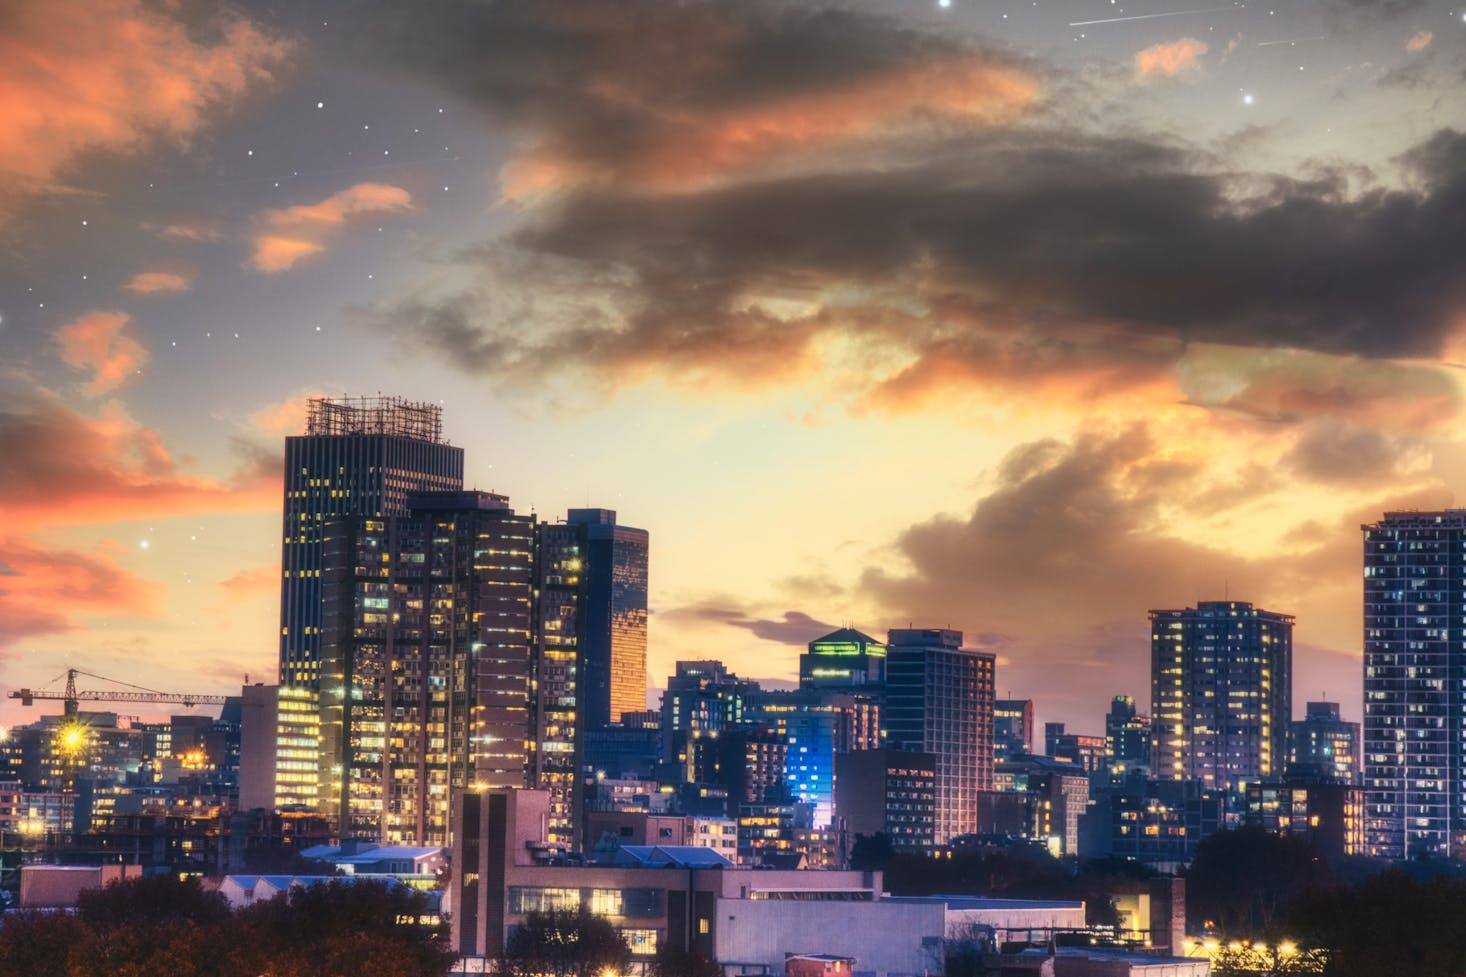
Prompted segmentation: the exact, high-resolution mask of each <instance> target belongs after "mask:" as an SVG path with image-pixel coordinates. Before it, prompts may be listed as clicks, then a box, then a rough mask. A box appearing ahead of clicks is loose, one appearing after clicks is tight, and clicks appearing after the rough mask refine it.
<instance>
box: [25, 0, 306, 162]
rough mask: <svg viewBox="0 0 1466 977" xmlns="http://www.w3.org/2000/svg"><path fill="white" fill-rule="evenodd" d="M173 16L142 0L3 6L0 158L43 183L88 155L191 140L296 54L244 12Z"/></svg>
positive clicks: (170, 9)
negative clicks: (202, 19) (192, 18)
mask: <svg viewBox="0 0 1466 977" xmlns="http://www.w3.org/2000/svg"><path fill="white" fill-rule="evenodd" d="M177 11H178V7H177V5H175V4H166V3H165V4H155V3H147V2H145V0H51V2H47V3H20V4H8V5H7V7H6V13H5V30H4V31H3V33H0V158H3V159H4V160H5V168H6V170H7V171H9V174H10V176H11V178H12V179H16V178H18V179H19V181H21V182H22V183H23V184H25V185H28V186H30V187H32V188H35V187H37V186H44V185H45V184H47V183H48V182H49V181H51V180H52V179H53V178H54V177H55V176H56V174H57V173H58V172H59V171H60V170H62V169H63V168H64V167H65V166H66V165H67V164H68V163H69V162H71V161H72V160H74V159H75V158H76V156H77V155H78V154H80V153H82V152H86V151H96V150H102V151H107V152H114V153H135V152H138V151H141V150H143V149H145V148H147V147H148V146H149V145H152V144H153V143H156V142H159V141H162V142H168V143H172V144H173V145H180V146H181V145H187V144H188V142H189V140H190V139H191V138H192V136H193V135H194V134H195V133H196V132H197V131H198V130H199V129H201V128H202V127H203V126H204V125H205V124H206V122H207V119H206V115H207V113H208V112H209V111H210V110H212V109H214V108H216V107H227V106H228V105H230V104H231V103H233V102H234V101H236V100H237V99H238V98H239V97H240V96H242V95H243V94H244V93H245V92H246V91H247V90H249V89H250V88H251V87H253V86H255V85H257V84H259V83H262V82H267V81H269V80H270V78H271V71H272V70H273V69H274V68H275V67H276V66H277V65H278V64H279V63H280V62H281V61H282V60H283V59H284V57H285V55H286V54H287V52H288V50H289V46H288V45H287V44H286V43H284V42H282V41H280V40H278V39H276V38H273V37H270V36H268V35H267V34H266V33H264V32H263V31H262V30H261V29H260V28H258V27H256V26H255V25H254V24H253V23H251V22H250V21H248V20H246V19H244V18H241V17H238V16H237V15H230V16H228V17H226V18H224V19H223V20H221V21H218V22H216V23H215V24H211V25H208V26H210V27H212V28H215V29H212V30H209V31H204V30H200V29H198V28H200V27H201V26H203V25H200V24H198V23H190V22H189V21H186V20H185V19H184V18H182V17H179V16H178V15H177ZM205 37H207V38H208V39H207V40H203V39H202V38H205Z"/></svg>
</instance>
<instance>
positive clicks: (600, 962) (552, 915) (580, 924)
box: [498, 907, 631, 977]
mask: <svg viewBox="0 0 1466 977" xmlns="http://www.w3.org/2000/svg"><path fill="white" fill-rule="evenodd" d="M630 965H631V949H630V948H629V947H628V946H627V945H626V941H625V940H623V939H621V934H620V933H617V932H616V928H615V927H614V926H612V925H611V923H610V921H609V920H607V919H606V918H605V917H604V916H598V915H596V914H595V913H592V912H590V911H589V910H587V909H585V908H584V907H582V908H580V909H557V910H553V911H551V912H535V913H530V914H529V915H528V916H527V917H526V918H525V921H524V923H523V925H521V926H519V927H518V928H517V929H516V930H515V931H514V933H513V935H512V936H510V937H509V941H508V943H506V944H505V946H504V953H503V955H502V957H501V959H500V961H499V971H498V972H499V974H500V975H502V977H542V975H546V974H548V975H550V977H600V975H601V974H603V973H605V972H606V971H610V972H612V973H615V974H624V973H625V972H626V970H627V968H628V967H630Z"/></svg>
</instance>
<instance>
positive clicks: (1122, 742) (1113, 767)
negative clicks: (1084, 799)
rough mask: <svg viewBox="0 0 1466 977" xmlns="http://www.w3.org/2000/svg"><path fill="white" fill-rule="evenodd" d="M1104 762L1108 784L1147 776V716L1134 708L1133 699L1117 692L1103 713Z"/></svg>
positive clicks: (1148, 770)
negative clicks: (1106, 764)
mask: <svg viewBox="0 0 1466 977" xmlns="http://www.w3.org/2000/svg"><path fill="white" fill-rule="evenodd" d="M1105 761H1106V763H1108V765H1109V772H1110V778H1109V779H1110V783H1111V784H1113V785H1118V784H1120V783H1122V782H1123V781H1124V780H1125V779H1126V778H1127V777H1130V776H1143V777H1148V776H1150V717H1149V716H1145V715H1141V713H1140V712H1139V711H1137V710H1136V708H1135V698H1134V697H1133V696H1128V695H1117V696H1115V698H1114V699H1113V700H1112V701H1111V702H1110V711H1109V713H1108V714H1106V716H1105Z"/></svg>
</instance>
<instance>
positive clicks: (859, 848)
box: [850, 831, 896, 872]
mask: <svg viewBox="0 0 1466 977" xmlns="http://www.w3.org/2000/svg"><path fill="white" fill-rule="evenodd" d="M895 855H896V849H895V847H894V846H892V844H891V836H890V835H888V834H886V833H885V832H884V831H877V832H876V833H875V834H873V835H863V834H857V835H856V836H855V843H854V844H853V845H851V846H850V867H851V868H853V869H855V870H856V871H857V872H870V871H874V870H877V869H883V868H885V867H886V865H888V864H889V863H890V861H891V859H892V858H894V857H895Z"/></svg>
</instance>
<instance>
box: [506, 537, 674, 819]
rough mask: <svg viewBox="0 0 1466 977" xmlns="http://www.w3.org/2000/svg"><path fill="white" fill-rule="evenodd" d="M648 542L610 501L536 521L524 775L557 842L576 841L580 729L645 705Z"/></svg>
mask: <svg viewBox="0 0 1466 977" xmlns="http://www.w3.org/2000/svg"><path fill="white" fill-rule="evenodd" d="M647 542H648V541H647V533H646V530H643V529H632V528H631V527H629V526H620V525H617V524H616V513H615V512H614V511H613V510H611V509H571V510H570V511H569V513H568V514H567V516H566V519H565V521H564V522H560V523H541V524H540V525H539V526H538V527H537V528H536V532H535V624H534V627H535V653H534V659H533V665H532V675H531V682H532V686H533V690H534V692H533V697H532V700H533V701H532V703H531V708H532V715H531V720H530V721H531V729H530V740H531V743H530V751H531V752H530V757H529V766H530V772H529V779H530V783H531V785H533V786H535V787H538V788H540V789H543V790H547V791H549V792H550V826H549V827H550V836H551V840H552V841H555V842H557V843H562V844H566V845H575V844H576V842H577V841H578V837H577V833H578V831H579V829H580V814H579V805H580V790H579V777H580V768H581V763H582V758H583V756H584V733H585V732H587V731H589V730H601V729H604V728H606V727H607V726H609V725H610V724H612V723H614V722H618V721H620V719H621V714H622V713H626V712H643V711H645V710H646V623H647Z"/></svg>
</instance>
